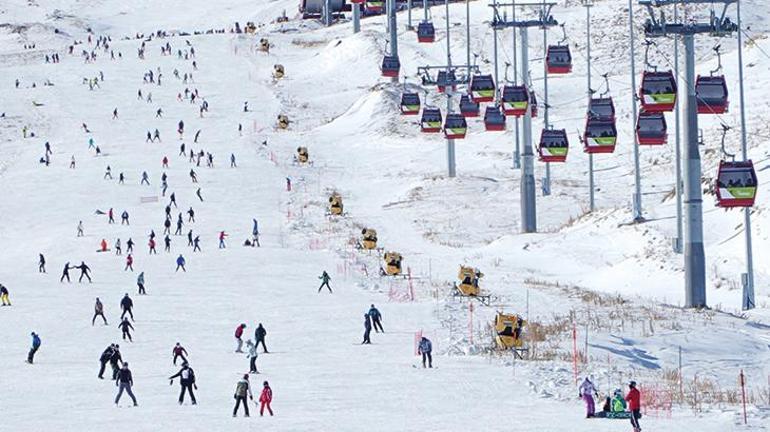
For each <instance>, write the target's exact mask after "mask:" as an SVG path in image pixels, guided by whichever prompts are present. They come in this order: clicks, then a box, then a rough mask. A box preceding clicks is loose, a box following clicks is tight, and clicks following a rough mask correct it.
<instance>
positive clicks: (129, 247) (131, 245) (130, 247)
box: [126, 237, 134, 253]
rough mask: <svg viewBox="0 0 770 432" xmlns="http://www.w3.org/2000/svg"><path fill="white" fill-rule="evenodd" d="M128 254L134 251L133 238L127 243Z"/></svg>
mask: <svg viewBox="0 0 770 432" xmlns="http://www.w3.org/2000/svg"><path fill="white" fill-rule="evenodd" d="M126 247H127V248H128V249H126V253H131V252H133V251H134V241H133V240H131V237H129V238H128V241H127V242H126Z"/></svg>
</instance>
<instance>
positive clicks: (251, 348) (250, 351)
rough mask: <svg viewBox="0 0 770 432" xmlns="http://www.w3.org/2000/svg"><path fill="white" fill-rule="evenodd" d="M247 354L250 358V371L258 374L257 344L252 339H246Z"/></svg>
mask: <svg viewBox="0 0 770 432" xmlns="http://www.w3.org/2000/svg"><path fill="white" fill-rule="evenodd" d="M246 356H247V357H248V358H249V373H250V374H257V373H259V371H258V370H257V346H256V345H254V342H252V341H251V339H249V340H247V341H246Z"/></svg>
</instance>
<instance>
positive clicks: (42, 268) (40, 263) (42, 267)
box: [37, 254, 45, 273]
mask: <svg viewBox="0 0 770 432" xmlns="http://www.w3.org/2000/svg"><path fill="white" fill-rule="evenodd" d="M38 255H39V258H40V259H39V260H38V262H37V271H38V273H45V257H44V256H43V254H38Z"/></svg>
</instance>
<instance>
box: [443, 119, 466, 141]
mask: <svg viewBox="0 0 770 432" xmlns="http://www.w3.org/2000/svg"><path fill="white" fill-rule="evenodd" d="M467 131H468V123H467V122H466V121H465V117H463V116H462V114H457V113H450V114H447V115H446V121H445V122H444V136H445V137H446V139H464V138H465V134H466V132H467Z"/></svg>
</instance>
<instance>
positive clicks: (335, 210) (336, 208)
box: [329, 192, 343, 216]
mask: <svg viewBox="0 0 770 432" xmlns="http://www.w3.org/2000/svg"><path fill="white" fill-rule="evenodd" d="M342 210H343V206H342V197H341V196H340V195H339V194H338V193H336V192H335V193H333V194H332V195H331V196H330V197H329V213H330V214H333V215H335V216H339V215H341V214H342Z"/></svg>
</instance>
